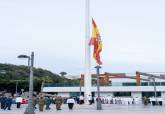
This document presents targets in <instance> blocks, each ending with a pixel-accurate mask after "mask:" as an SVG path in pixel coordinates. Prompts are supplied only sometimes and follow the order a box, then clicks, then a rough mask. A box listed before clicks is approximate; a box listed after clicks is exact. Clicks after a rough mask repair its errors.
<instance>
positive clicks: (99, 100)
mask: <svg viewBox="0 0 165 114" xmlns="http://www.w3.org/2000/svg"><path fill="white" fill-rule="evenodd" d="M95 68H96V76H97V110H102V105H101V99H100V83H99V76H100V73H99V69H100V68H101V66H99V65H97V66H95Z"/></svg>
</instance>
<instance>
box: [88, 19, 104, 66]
mask: <svg viewBox="0 0 165 114" xmlns="http://www.w3.org/2000/svg"><path fill="white" fill-rule="evenodd" d="M89 45H90V46H91V45H93V47H94V50H93V58H94V59H95V60H96V63H97V64H99V65H101V64H102V62H101V60H100V52H101V51H102V41H101V37H100V33H99V30H98V27H97V25H96V23H95V21H94V20H93V19H92V37H91V39H90V42H89Z"/></svg>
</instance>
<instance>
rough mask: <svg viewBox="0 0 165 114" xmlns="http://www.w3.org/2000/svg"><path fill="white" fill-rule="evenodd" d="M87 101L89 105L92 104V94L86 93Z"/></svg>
mask: <svg viewBox="0 0 165 114" xmlns="http://www.w3.org/2000/svg"><path fill="white" fill-rule="evenodd" d="M87 99H88V102H89V105H91V104H92V96H91V95H88V98H87Z"/></svg>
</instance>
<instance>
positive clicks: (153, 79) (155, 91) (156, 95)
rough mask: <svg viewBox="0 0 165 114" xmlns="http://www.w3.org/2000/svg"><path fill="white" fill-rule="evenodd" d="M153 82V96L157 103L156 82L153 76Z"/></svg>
mask: <svg viewBox="0 0 165 114" xmlns="http://www.w3.org/2000/svg"><path fill="white" fill-rule="evenodd" d="M153 84H154V97H155V104H156V105H157V104H158V102H157V98H156V97H157V95H156V93H157V92H156V82H155V78H153Z"/></svg>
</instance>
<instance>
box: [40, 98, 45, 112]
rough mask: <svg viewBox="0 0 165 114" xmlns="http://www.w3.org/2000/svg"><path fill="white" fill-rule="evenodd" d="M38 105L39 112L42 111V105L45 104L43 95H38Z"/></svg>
mask: <svg viewBox="0 0 165 114" xmlns="http://www.w3.org/2000/svg"><path fill="white" fill-rule="evenodd" d="M38 105H39V110H40V111H41V112H43V110H44V105H45V99H44V97H43V96H40V97H39V101H38Z"/></svg>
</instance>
